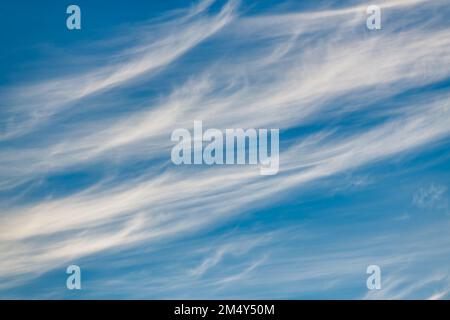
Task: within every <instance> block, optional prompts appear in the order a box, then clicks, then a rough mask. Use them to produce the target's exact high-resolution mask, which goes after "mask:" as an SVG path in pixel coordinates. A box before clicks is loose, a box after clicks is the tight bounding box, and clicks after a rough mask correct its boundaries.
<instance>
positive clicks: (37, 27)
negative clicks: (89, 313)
mask: <svg viewBox="0 0 450 320" xmlns="http://www.w3.org/2000/svg"><path fill="white" fill-rule="evenodd" d="M70 4H73V3H70V2H64V1H39V2H31V1H19V0H18V1H14V2H11V3H6V1H3V2H2V3H1V4H0V38H1V40H2V41H1V43H2V45H1V48H2V50H1V51H0V297H1V298H9V299H17V298H31V299H40V298H49V299H106V298H120V299H142V298H144V299H145V298H151V299H177V298H190V299H192V298H203V299H205V298H206V299H215V298H224V299H226V298H264V299H448V298H450V269H449V265H450V235H449V233H448V230H449V225H450V223H449V222H450V221H449V218H450V210H449V190H448V189H449V181H450V171H449V157H450V148H449V147H450V140H449V136H450V125H449V123H450V121H449V120H450V109H449V106H450V100H449V92H450V91H449V87H450V39H449V37H448V35H449V32H450V31H449V30H450V22H449V19H448V17H449V16H450V8H449V7H448V3H446V1H439V0H438V1H421V0H415V1H406V0H395V1H378V2H377V3H375V4H378V5H379V6H380V8H381V14H382V29H381V30H368V29H367V28H366V18H367V14H366V8H367V6H368V5H370V4H374V3H366V2H364V1H251V2H250V1H248V2H247V1H222V0H220V1H212V0H211V1H114V2H110V1H77V2H76V3H74V4H77V5H79V7H80V8H81V15H82V20H81V24H82V29H81V30H72V31H69V30H68V29H67V28H66V18H67V14H66V13H65V11H66V8H67V6H68V5H70ZM194 120H202V121H203V125H204V127H209V128H220V129H225V128H279V129H280V171H279V173H278V174H277V175H274V176H261V175H260V174H259V170H258V169H257V168H255V167H254V166H237V165H236V166H206V165H201V166H175V165H174V164H173V163H172V162H171V159H170V152H171V148H172V147H173V142H172V141H171V140H170V134H171V132H172V131H173V130H175V129H177V128H190V129H191V128H192V127H193V121H194ZM70 264H76V265H78V266H80V268H81V270H82V290H67V288H66V285H65V284H66V277H67V275H66V273H65V270H66V267H67V266H68V265H70ZM369 265H379V266H380V267H381V272H382V280H381V281H382V288H381V290H368V289H367V287H366V279H367V277H368V275H367V274H366V268H367V267H368V266H369Z"/></svg>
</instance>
